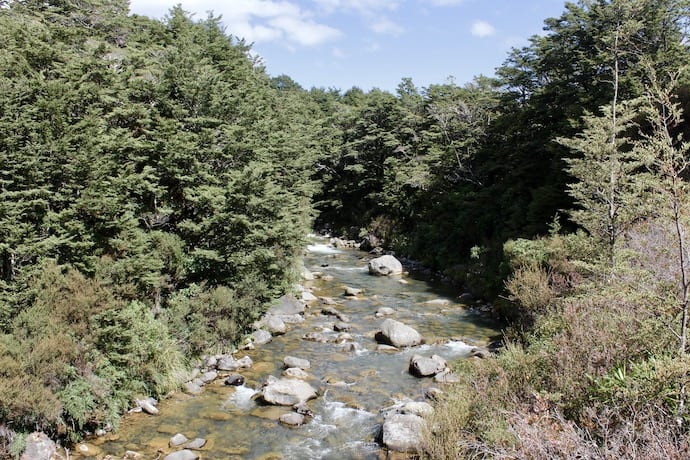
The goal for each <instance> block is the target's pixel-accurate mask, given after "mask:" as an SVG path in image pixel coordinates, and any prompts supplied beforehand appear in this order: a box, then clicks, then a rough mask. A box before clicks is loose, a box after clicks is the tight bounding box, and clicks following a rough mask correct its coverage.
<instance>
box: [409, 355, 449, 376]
mask: <svg viewBox="0 0 690 460" xmlns="http://www.w3.org/2000/svg"><path fill="white" fill-rule="evenodd" d="M447 366H448V363H447V362H446V360H445V359H443V358H441V357H440V356H438V355H433V356H432V357H431V358H426V357H424V356H420V355H414V356H412V358H410V373H411V374H412V375H414V376H417V377H431V376H432V375H436V374H438V373H439V372H442V371H443V370H444V369H445V368H446V367H447Z"/></svg>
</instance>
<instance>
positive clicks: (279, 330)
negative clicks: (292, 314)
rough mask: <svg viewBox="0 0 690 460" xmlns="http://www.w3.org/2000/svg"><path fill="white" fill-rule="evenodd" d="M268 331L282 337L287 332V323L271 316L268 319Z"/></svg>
mask: <svg viewBox="0 0 690 460" xmlns="http://www.w3.org/2000/svg"><path fill="white" fill-rule="evenodd" d="M265 325H266V329H268V332H270V333H271V334H274V335H281V334H285V333H286V332H287V326H285V321H283V320H282V319H280V318H279V317H278V316H269V317H267V318H266V324H265Z"/></svg>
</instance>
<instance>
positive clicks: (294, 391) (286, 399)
mask: <svg viewBox="0 0 690 460" xmlns="http://www.w3.org/2000/svg"><path fill="white" fill-rule="evenodd" d="M316 396H317V394H316V390H315V389H314V388H313V387H312V386H311V385H309V384H308V383H307V382H305V381H303V380H297V379H290V378H281V379H277V378H275V377H273V376H269V377H268V380H267V381H266V384H265V385H264V386H263V388H261V390H259V395H258V397H259V398H260V399H261V400H263V401H264V402H266V403H267V404H273V405H277V406H294V405H295V404H299V403H304V402H307V401H309V400H310V399H314V398H316Z"/></svg>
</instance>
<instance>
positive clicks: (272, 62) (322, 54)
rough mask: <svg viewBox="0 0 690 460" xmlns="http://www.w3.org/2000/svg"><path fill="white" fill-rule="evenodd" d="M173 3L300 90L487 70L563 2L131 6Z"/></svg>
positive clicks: (160, 10) (376, 0) (192, 0)
mask: <svg viewBox="0 0 690 460" xmlns="http://www.w3.org/2000/svg"><path fill="white" fill-rule="evenodd" d="M178 3H180V4H181V5H182V8H183V9H185V10H186V11H188V12H190V13H193V14H194V18H196V19H204V18H206V17H207V15H208V12H213V14H214V15H215V16H221V17H222V23H223V25H224V26H225V27H226V32H227V33H228V34H231V35H234V36H237V37H243V38H244V39H245V40H246V41H247V43H252V44H253V45H252V52H253V53H254V54H256V55H258V56H260V58H261V61H262V63H263V64H264V66H265V67H266V70H267V72H268V73H269V74H270V75H271V76H278V75H282V74H285V75H288V76H290V77H291V78H292V79H294V80H295V81H296V82H297V83H299V84H300V85H301V86H302V87H304V88H306V89H309V88H312V87H322V88H337V89H341V90H347V89H349V88H351V87H353V86H357V87H359V88H361V89H363V90H365V91H369V90H370V89H372V88H379V89H383V90H387V91H395V89H396V87H397V86H398V84H399V83H400V81H401V80H402V79H403V78H411V79H412V81H413V82H414V83H415V85H417V86H418V87H428V86H429V85H431V84H435V83H446V82H448V81H449V79H451V80H453V81H455V82H456V83H457V84H460V85H462V84H464V83H467V82H470V81H472V79H473V78H474V77H476V76H478V75H486V76H492V75H494V72H495V69H496V68H497V67H499V66H500V65H501V64H502V63H503V61H504V60H505V59H506V56H507V54H508V52H509V51H510V49H511V48H513V47H518V48H519V47H522V46H524V45H527V44H528V38H529V37H531V36H532V35H535V34H541V33H543V26H544V19H546V18H548V17H557V16H560V14H561V13H562V12H563V10H564V3H565V2H564V1H563V0H225V1H221V0H131V1H130V11H131V12H132V13H136V14H142V15H146V16H150V17H154V18H163V17H164V16H165V15H166V13H167V12H168V10H169V9H170V7H172V6H173V5H175V4H178Z"/></svg>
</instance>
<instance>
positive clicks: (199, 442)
mask: <svg viewBox="0 0 690 460" xmlns="http://www.w3.org/2000/svg"><path fill="white" fill-rule="evenodd" d="M205 445H206V440H205V439H204V438H196V439H194V440H193V441H190V442H189V444H187V445H186V446H185V447H186V448H187V449H193V450H199V449H201V448H203V447H204V446H205Z"/></svg>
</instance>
